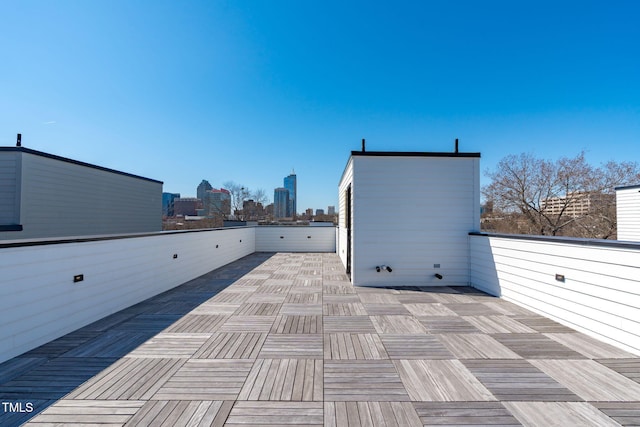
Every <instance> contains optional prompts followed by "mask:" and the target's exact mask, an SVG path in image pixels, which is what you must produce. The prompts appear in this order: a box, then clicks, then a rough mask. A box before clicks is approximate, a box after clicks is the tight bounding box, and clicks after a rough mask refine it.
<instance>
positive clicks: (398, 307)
mask: <svg viewBox="0 0 640 427" xmlns="http://www.w3.org/2000/svg"><path fill="white" fill-rule="evenodd" d="M364 309H365V310H366V312H367V314H368V315H369V316H387V315H395V316H410V315H411V313H410V312H409V310H407V308H406V307H405V306H404V305H402V304H364Z"/></svg>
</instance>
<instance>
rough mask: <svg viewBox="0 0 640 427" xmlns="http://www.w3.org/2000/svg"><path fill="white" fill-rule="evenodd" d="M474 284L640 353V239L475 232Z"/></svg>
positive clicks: (472, 253) (472, 249) (472, 255)
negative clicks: (619, 239)
mask: <svg viewBox="0 0 640 427" xmlns="http://www.w3.org/2000/svg"><path fill="white" fill-rule="evenodd" d="M469 239H470V269H471V274H470V276H471V283H472V285H473V286H474V287H476V288H478V289H480V290H483V291H485V292H488V293H490V294H492V295H496V296H500V297H502V298H504V299H506V300H509V301H512V302H514V303H516V304H518V305H521V306H523V307H525V308H528V309H530V310H532V311H535V312H537V313H540V314H542V315H544V316H547V317H549V318H551V319H554V320H556V321H558V322H560V323H563V324H565V325H567V326H569V327H572V328H574V329H576V330H578V331H581V332H584V333H586V334H588V335H591V336H593V337H596V338H598V339H600V340H602V341H605V342H608V343H610V344H613V345H616V346H618V347H620V348H623V349H625V350H627V351H630V352H632V353H635V354H639V355H640V244H632V243H622V242H615V241H606V240H604V241H603V240H582V239H569V238H551V237H543V236H540V237H537V236H515V235H514V236H505V235H486V234H471V235H470V236H469Z"/></svg>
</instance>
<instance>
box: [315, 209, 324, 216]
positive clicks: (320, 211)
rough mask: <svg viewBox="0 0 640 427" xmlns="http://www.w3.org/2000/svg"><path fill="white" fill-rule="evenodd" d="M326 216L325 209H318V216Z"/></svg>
mask: <svg viewBox="0 0 640 427" xmlns="http://www.w3.org/2000/svg"><path fill="white" fill-rule="evenodd" d="M318 215H324V209H316V216H318Z"/></svg>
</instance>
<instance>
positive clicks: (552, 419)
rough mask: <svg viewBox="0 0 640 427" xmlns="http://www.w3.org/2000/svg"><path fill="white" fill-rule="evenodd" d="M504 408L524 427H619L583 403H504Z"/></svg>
mask: <svg viewBox="0 0 640 427" xmlns="http://www.w3.org/2000/svg"><path fill="white" fill-rule="evenodd" d="M504 406H505V407H506V408H507V409H508V410H509V411H510V412H511V413H512V414H513V415H514V416H515V417H516V418H517V419H518V421H520V422H521V423H522V425H523V426H525V427H529V426H531V427H533V426H584V427H589V426H592V427H613V426H619V424H618V423H617V422H615V421H614V420H612V419H611V418H609V417H607V416H606V415H605V414H604V413H602V412H600V411H599V410H598V409H596V408H595V407H594V406H592V405H589V404H588V403H584V402H504Z"/></svg>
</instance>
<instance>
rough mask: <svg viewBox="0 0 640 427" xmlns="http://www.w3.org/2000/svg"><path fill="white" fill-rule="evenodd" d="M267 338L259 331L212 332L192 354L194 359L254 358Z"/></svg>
mask: <svg viewBox="0 0 640 427" xmlns="http://www.w3.org/2000/svg"><path fill="white" fill-rule="evenodd" d="M266 339H267V334H264V333H259V332H220V333H215V334H212V335H211V337H210V338H209V339H207V340H206V341H205V342H204V343H203V344H202V346H201V347H200V348H199V349H198V351H196V352H195V353H194V355H193V357H194V358H196V359H255V358H256V357H258V354H259V353H260V349H261V348H262V345H263V344H264V342H265V340H266Z"/></svg>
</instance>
